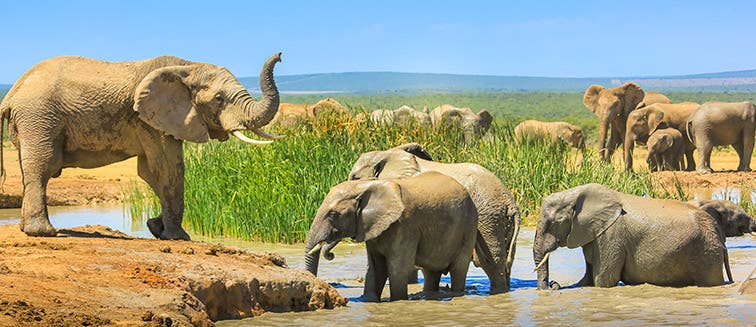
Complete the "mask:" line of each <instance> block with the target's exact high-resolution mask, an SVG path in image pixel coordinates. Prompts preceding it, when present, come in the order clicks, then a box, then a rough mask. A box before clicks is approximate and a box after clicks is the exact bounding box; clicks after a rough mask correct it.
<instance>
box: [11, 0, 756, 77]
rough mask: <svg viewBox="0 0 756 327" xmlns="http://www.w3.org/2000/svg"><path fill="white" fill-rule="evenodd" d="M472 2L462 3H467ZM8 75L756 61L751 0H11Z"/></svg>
mask: <svg viewBox="0 0 756 327" xmlns="http://www.w3.org/2000/svg"><path fill="white" fill-rule="evenodd" d="M468 2H470V3H474V4H466V3H468ZM0 28H2V33H3V37H2V42H0V83H6V84H9V83H13V82H14V81H15V80H16V79H17V78H18V77H19V76H20V75H21V74H22V73H23V72H24V71H26V70H27V69H28V68H30V67H31V66H32V65H34V64H35V63H37V62H39V61H41V60H43V59H45V58H49V57H53V56H59V55H81V56H87V57H93V58H98V59H104V60H108V61H128V60H137V59H145V58H150V57H154V56H157V55H175V56H179V57H183V58H185V59H189V60H194V61H203V62H210V63H214V64H218V65H222V66H226V67H228V68H229V69H230V70H231V71H232V72H233V73H234V74H236V75H237V76H240V77H242V76H255V75H257V74H258V72H259V69H260V66H261V65H262V62H263V61H264V60H265V58H267V57H268V56H269V55H271V54H272V53H274V52H276V51H282V52H283V60H284V62H283V63H282V64H281V65H279V66H277V67H276V74H279V75H291V74H306V73H327V72H354V71H398V72H425V73H458V74H485V75H521V76H556V77H615V76H650V75H676V74H689V73H705V72H718V71H729V70H744V69H754V68H756V1H663V0H658V1H609V0H606V1H577V0H575V1H573V0H561V1H507V0H501V1H474V0H468V1H459V0H458V1H439V0H436V1H410V0H402V1H383V0H381V1H360V0H354V1H329V0H315V1H313V0H310V1H286V0H274V1H271V0H269V1H223V0H216V1H207V0H206V1H188V0H185V1H159V0H152V1H115V0H114V1H108V0H98V1H75V0H68V1H33V0H25V1H12V2H11V1H7V2H4V3H2V4H0Z"/></svg>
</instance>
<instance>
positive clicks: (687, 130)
mask: <svg viewBox="0 0 756 327" xmlns="http://www.w3.org/2000/svg"><path fill="white" fill-rule="evenodd" d="M692 127H693V120H692V119H690V118H688V122H687V123H685V136H687V137H688V141H690V143H691V144H696V141H695V140H693V134H691V133H690V130H691V129H692Z"/></svg>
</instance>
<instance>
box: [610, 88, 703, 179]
mask: <svg viewBox="0 0 756 327" xmlns="http://www.w3.org/2000/svg"><path fill="white" fill-rule="evenodd" d="M698 107H699V105H698V104H697V103H694V102H683V103H675V104H664V103H655V104H652V105H649V106H646V107H643V108H640V109H636V110H634V111H633V112H631V113H630V115H628V117H627V123H626V130H627V131H626V133H625V170H627V171H632V170H633V146H634V144H635V142H638V143H639V144H645V143H646V140H647V139H648V137H649V136H650V135H651V134H652V133H654V131H656V130H657V129H662V128H674V129H676V130H677V131H679V132H680V134H681V135H685V134H686V133H687V131H688V125H687V123H688V118H689V117H690V115H691V114H692V113H693V112H694V111H695V110H696V109H698ZM683 142H684V144H683V151H684V152H685V157H686V158H687V159H688V166H687V170H693V169H694V168H695V161H694V160H693V151H694V150H695V149H696V147H695V145H694V144H693V142H690V141H688V140H687V138H685V139H683Z"/></svg>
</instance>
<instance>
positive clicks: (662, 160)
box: [646, 128, 686, 171]
mask: <svg viewBox="0 0 756 327" xmlns="http://www.w3.org/2000/svg"><path fill="white" fill-rule="evenodd" d="M685 143H686V141H685V139H684V138H683V135H682V134H681V133H680V131H678V130H676V129H674V128H663V129H657V130H656V131H655V132H654V133H653V134H651V136H650V137H649V138H648V142H646V144H647V146H648V158H647V159H646V162H648V169H649V170H651V171H657V170H659V171H661V170H680V169H682V168H683V163H684V162H685V160H684V159H683V155H684V154H685Z"/></svg>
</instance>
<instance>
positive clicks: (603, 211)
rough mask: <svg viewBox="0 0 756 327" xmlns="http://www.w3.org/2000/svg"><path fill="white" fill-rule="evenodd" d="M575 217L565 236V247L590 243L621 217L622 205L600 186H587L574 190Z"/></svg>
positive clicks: (613, 194) (613, 193)
mask: <svg viewBox="0 0 756 327" xmlns="http://www.w3.org/2000/svg"><path fill="white" fill-rule="evenodd" d="M575 191H576V194H575V195H576V199H575V216H574V217H573V219H572V228H571V230H570V233H569V235H567V247H568V248H576V247H579V246H583V245H585V244H588V243H590V242H591V241H593V240H594V239H596V237H598V236H599V235H601V234H602V233H603V232H604V231H606V230H607V229H608V228H609V226H611V225H612V224H614V222H615V221H617V218H619V217H620V215H622V213H623V210H622V203H621V202H620V200H619V198H618V197H617V195H616V194H615V192H614V191H612V190H611V189H609V188H607V187H606V186H603V185H600V184H588V185H584V186H583V187H580V188H578V189H576V190H575Z"/></svg>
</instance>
